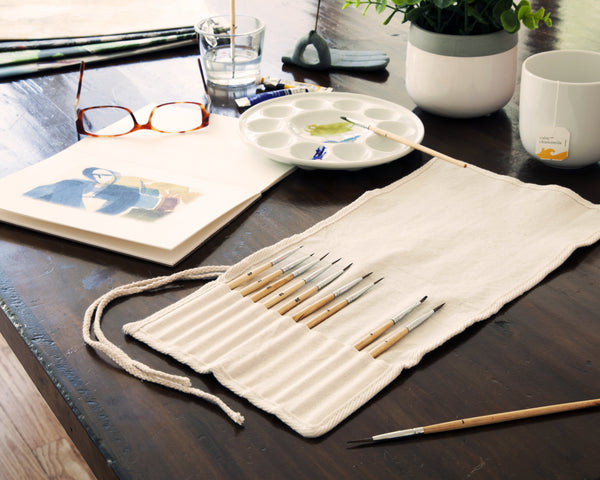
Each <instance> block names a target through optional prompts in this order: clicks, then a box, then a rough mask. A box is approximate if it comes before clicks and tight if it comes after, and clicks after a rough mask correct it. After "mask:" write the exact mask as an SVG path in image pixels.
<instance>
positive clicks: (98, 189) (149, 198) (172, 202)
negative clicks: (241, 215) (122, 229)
mask: <svg viewBox="0 0 600 480" xmlns="http://www.w3.org/2000/svg"><path fill="white" fill-rule="evenodd" d="M23 195H25V196H27V197H30V198H34V199H37V200H43V201H46V202H50V203H54V204H58V205H65V206H68V207H75V208H79V209H83V210H87V211H91V212H97V213H102V214H106V215H114V216H120V217H128V218H135V219H138V220H144V221H149V222H151V221H155V220H158V219H159V218H162V217H164V216H165V215H168V214H170V213H172V212H174V211H175V210H176V209H177V208H179V207H180V206H181V205H185V204H189V203H190V202H192V201H193V200H195V199H196V198H198V197H200V196H201V195H202V193H201V192H198V191H193V190H191V189H190V188H189V187H186V186H182V185H176V184H172V183H165V182H160V181H156V180H149V179H146V178H141V177H136V176H125V175H121V174H120V173H119V172H117V171H114V170H108V169H106V168H97V167H88V168H85V169H84V170H83V171H82V172H81V177H80V178H67V179H64V180H59V181H57V182H55V183H52V184H47V185H40V186H37V187H35V188H33V189H31V190H29V191H27V192H25V193H24V194H23Z"/></svg>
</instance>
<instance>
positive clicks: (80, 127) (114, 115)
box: [75, 61, 210, 137]
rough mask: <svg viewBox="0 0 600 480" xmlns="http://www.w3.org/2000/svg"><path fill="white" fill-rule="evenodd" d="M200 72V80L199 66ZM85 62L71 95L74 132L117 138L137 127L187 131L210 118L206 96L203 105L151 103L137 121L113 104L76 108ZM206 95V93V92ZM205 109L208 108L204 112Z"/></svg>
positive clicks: (137, 128)
mask: <svg viewBox="0 0 600 480" xmlns="http://www.w3.org/2000/svg"><path fill="white" fill-rule="evenodd" d="M198 64H199V66H200V74H201V75H202V81H203V83H205V82H204V74H203V72H202V65H201V64H200V62H199V61H198ZM84 70H85V62H81V66H80V68H79V85H78V86H77V97H76V98H75V126H76V128H77V133H78V134H82V135H89V136H92V137H120V136H121V135H127V134H128V133H132V132H136V131H138V130H154V131H155V132H161V133H188V132H193V131H196V130H200V129H201V128H204V127H206V126H208V122H209V119H210V113H209V112H210V97H208V102H207V106H208V108H205V107H204V105H203V104H201V103H198V102H169V103H163V104H161V105H157V106H155V107H154V108H153V109H152V111H151V112H150V116H149V117H148V122H147V123H144V124H141V123H139V122H138V121H137V119H136V118H135V115H134V114H133V112H132V111H131V110H129V109H128V108H126V107H120V106H116V105H99V106H94V107H88V108H82V109H80V108H79V97H80V95H81V85H82V84H83V72H84ZM206 92H207V96H208V91H207V90H206ZM207 110H208V111H207Z"/></svg>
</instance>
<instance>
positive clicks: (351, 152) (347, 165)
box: [239, 92, 425, 170]
mask: <svg viewBox="0 0 600 480" xmlns="http://www.w3.org/2000/svg"><path fill="white" fill-rule="evenodd" d="M342 116H347V117H349V118H351V119H352V120H356V121H357V122H360V123H362V124H365V125H366V124H369V125H373V126H376V127H379V128H382V129H384V130H387V131H390V132H392V133H395V134H397V135H399V136H401V137H404V138H407V139H409V140H412V141H413V142H416V143H420V142H421V141H422V140H423V136H424V134H425V129H424V127H423V123H422V122H421V120H420V119H419V118H418V117H417V116H416V115H415V114H414V113H412V112H411V111H410V110H408V109H407V108H405V107H402V106H401V105H397V104H395V103H392V102H388V101H387V100H382V99H379V98H375V97H370V96H367V95H359V94H355V93H341V92H340V93H337V92H334V93H331V92H329V93H318V92H314V93H301V94H295V95H287V96H284V97H279V98H275V99H272V100H267V101H266V102H262V103H259V104H258V105H255V106H253V107H252V108H250V109H248V110H247V111H246V112H244V113H243V114H242V115H241V117H240V122H239V128H240V133H241V135H242V138H243V139H244V141H246V142H247V143H249V144H250V145H251V146H253V147H255V148H257V149H258V150H260V151H261V152H262V153H264V154H265V155H267V156H268V157H269V158H271V159H273V160H276V161H279V162H282V163H287V164H292V165H297V166H299V167H301V168H307V169H316V168H323V169H343V170H356V169H360V168H365V167H371V166H374V165H380V164H383V163H387V162H391V161H392V160H395V159H397V158H400V157H403V156H404V155H407V154H408V153H410V152H411V151H412V148H410V147H408V146H406V145H403V144H401V143H398V142H394V141H393V140H389V139H387V138H384V137H381V136H378V135H376V134H374V133H373V132H371V131H369V130H367V129H365V128H363V127H360V126H358V125H354V124H352V123H349V122H346V121H344V120H342V119H341V118H340V117H342Z"/></svg>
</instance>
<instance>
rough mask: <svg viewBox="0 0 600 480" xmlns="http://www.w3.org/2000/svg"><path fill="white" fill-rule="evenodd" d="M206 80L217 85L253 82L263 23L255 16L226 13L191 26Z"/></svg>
mask: <svg viewBox="0 0 600 480" xmlns="http://www.w3.org/2000/svg"><path fill="white" fill-rule="evenodd" d="M195 30H196V32H197V33H198V41H199V44H200V58H201V60H202V63H203V66H204V71H205V73H206V80H207V82H208V83H209V84H211V85H216V86H220V87H241V86H244V85H250V84H252V83H255V81H256V78H257V77H258V75H259V73H260V60H261V56H262V49H263V41H264V37H265V24H264V23H263V22H262V21H261V20H259V19H258V18H254V17H250V16H247V15H236V16H235V19H234V21H233V22H232V18H231V16H230V15H220V16H215V17H210V18H206V19H204V20H202V21H200V22H198V23H197V24H196V25H195Z"/></svg>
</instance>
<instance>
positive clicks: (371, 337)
mask: <svg viewBox="0 0 600 480" xmlns="http://www.w3.org/2000/svg"><path fill="white" fill-rule="evenodd" d="M393 326H394V321H393V320H390V321H389V322H386V323H384V324H383V325H381V327H379V328H377V329H375V330H373V331H372V332H371V333H369V334H368V335H367V336H366V337H365V338H363V339H362V340H361V341H360V342H358V343H357V344H356V345H354V348H356V349H357V350H362V349H363V348H365V347H366V346H367V345H369V344H370V343H372V342H374V341H375V340H376V339H378V338H379V337H380V336H381V335H383V334H384V333H385V332H387V331H388V330H389V329H390V328H392V327H393Z"/></svg>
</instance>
